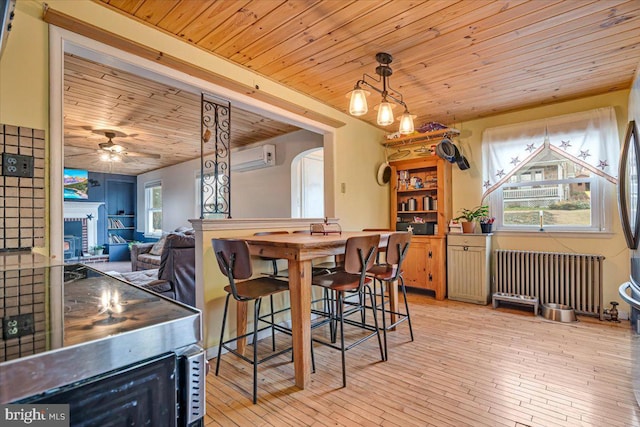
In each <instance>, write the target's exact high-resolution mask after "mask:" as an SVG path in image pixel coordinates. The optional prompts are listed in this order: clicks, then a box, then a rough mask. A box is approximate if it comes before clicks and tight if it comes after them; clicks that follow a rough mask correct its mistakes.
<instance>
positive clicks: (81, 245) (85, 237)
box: [63, 202, 104, 259]
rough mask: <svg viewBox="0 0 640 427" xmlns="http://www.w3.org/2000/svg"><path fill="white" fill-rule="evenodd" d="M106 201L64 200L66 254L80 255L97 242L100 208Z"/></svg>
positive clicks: (66, 256)
mask: <svg viewBox="0 0 640 427" xmlns="http://www.w3.org/2000/svg"><path fill="white" fill-rule="evenodd" d="M102 205H104V202H64V216H63V218H64V229H65V233H64V255H65V259H66V258H69V257H76V256H80V255H82V254H84V253H87V252H89V250H90V249H91V248H92V247H93V246H95V245H96V244H97V241H98V209H99V208H100V206H102Z"/></svg>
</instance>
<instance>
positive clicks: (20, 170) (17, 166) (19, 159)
mask: <svg viewBox="0 0 640 427" xmlns="http://www.w3.org/2000/svg"><path fill="white" fill-rule="evenodd" d="M2 175H4V176H21V177H24V178H33V156H21V155H19V154H10V153H2Z"/></svg>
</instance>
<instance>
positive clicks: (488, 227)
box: [480, 216, 495, 233]
mask: <svg viewBox="0 0 640 427" xmlns="http://www.w3.org/2000/svg"><path fill="white" fill-rule="evenodd" d="M493 221H495V218H494V217H492V216H483V217H481V218H480V228H481V229H482V232H483V233H491V231H492V229H493Z"/></svg>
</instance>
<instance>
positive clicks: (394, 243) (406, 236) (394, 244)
mask: <svg viewBox="0 0 640 427" xmlns="http://www.w3.org/2000/svg"><path fill="white" fill-rule="evenodd" d="M409 243H411V233H408V232H399V233H392V234H390V235H389V241H388V242H387V264H391V265H395V264H398V265H399V264H402V260H403V259H404V257H405V256H406V255H407V250H408V249H409Z"/></svg>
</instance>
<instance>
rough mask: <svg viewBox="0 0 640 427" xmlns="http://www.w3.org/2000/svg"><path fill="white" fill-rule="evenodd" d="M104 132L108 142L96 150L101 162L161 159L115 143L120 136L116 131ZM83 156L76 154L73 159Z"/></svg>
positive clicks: (100, 144)
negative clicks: (136, 158) (114, 139)
mask: <svg viewBox="0 0 640 427" xmlns="http://www.w3.org/2000/svg"><path fill="white" fill-rule="evenodd" d="M103 132H104V136H105V137H107V141H106V142H101V143H99V144H98V147H99V148H98V150H96V152H97V154H98V155H99V156H100V160H102V161H104V162H120V161H122V162H125V163H126V162H130V161H132V157H145V158H149V159H159V158H160V157H161V156H160V154H150V153H141V152H136V151H131V150H129V149H128V148H127V147H125V146H123V145H120V144H118V143H115V142H113V138H115V137H116V136H117V135H118V134H117V133H116V132H115V131H110V130H105V131H103ZM81 155H84V154H76V155H72V157H73V156H81Z"/></svg>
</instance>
